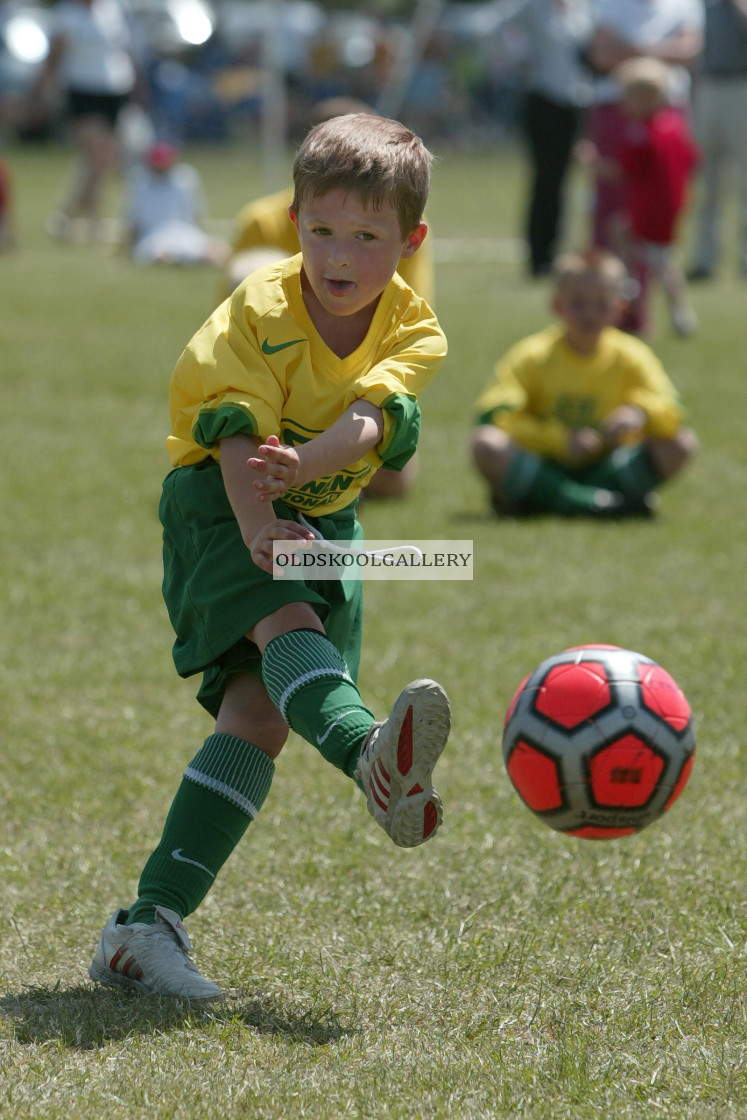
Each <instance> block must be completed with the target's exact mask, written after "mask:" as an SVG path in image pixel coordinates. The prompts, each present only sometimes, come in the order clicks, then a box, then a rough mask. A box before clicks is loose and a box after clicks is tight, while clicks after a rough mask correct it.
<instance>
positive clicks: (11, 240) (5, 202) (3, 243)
mask: <svg viewBox="0 0 747 1120" xmlns="http://www.w3.org/2000/svg"><path fill="white" fill-rule="evenodd" d="M15 247H16V233H15V225H14V221H13V201H12V185H11V176H10V168H9V167H8V164H7V163H6V162H5V160H3V159H0V253H7V252H9V251H10V250H12V249H15Z"/></svg>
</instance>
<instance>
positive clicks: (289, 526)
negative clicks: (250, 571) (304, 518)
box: [249, 520, 314, 575]
mask: <svg viewBox="0 0 747 1120" xmlns="http://www.w3.org/2000/svg"><path fill="white" fill-rule="evenodd" d="M313 540H314V534H313V533H312V532H311V531H310V530H309V529H305V528H304V527H303V526H302V525H297V524H296V522H295V521H279V520H278V521H270V522H269V523H268V524H267V525H262V526H260V528H259V529H258V530H257V532H256V534H255V536H254V538H253V540H252V542H251V545H250V546H249V551H250V552H251V554H252V560H253V561H254V563H255V564H256V565H257V567H258V568H262V570H263V571H265V572H268V573H269V574H270V575H272V574H273V569H272V542H273V541H292V542H294V543H296V544H297V543H298V542H299V541H313Z"/></svg>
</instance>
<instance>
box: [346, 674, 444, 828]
mask: <svg viewBox="0 0 747 1120" xmlns="http://www.w3.org/2000/svg"><path fill="white" fill-rule="evenodd" d="M450 728H451V714H450V711H449V701H448V698H447V696H446V693H445V692H444V690H443V689H442V688H441V685H440V684H437V683H436V681H431V680H417V681H413V682H412V684H408V686H407V687H406V688H405V689H403V690H402V692H401V693H400V694H399V696H398V697H397V699H396V700H395V702H394V706H393V707H392V710H391V713H390V714H389V718H388V719H386V720H384V722H383V723H374V724H373V726H372V727H371V730H370V731H369V732H368V735H367V736H366V738H365V740H364V743H363V748H362V750H361V754H360V758H359V759H358V768H357V770H356V771H355V777H356V778H357V779H358V780H359V781H360V782H361V783H362V785H363V788H364V790H365V793H366V800H367V802H368V811H369V813H370V814H371V816H372V817H373V818H374V820H375V821H376V822H377V824H380V825H381V827H382V828H383V829H384V831H385V832H386V833H387V834H388V835H389V836H390V837H391V839H392V840H393V841H394V843H395V844H398V845H399V847H400V848H414V847H416V846H417V845H418V844H422V843H424V842H425V841H426V840H430V839H431V837H432V836H434V835H435V833H436V832H437V831H438V828H439V826H440V824H441V821H442V819H443V809H442V806H441V798H440V797H439V796H438V794H437V793H436V791H435V790H434V788H433V781H432V775H433V769H434V767H435V765H436V763H437V762H438V760H439V758H440V756H441V752H442V751H443V749H444V747H445V746H446V740H447V739H448V737H449V730H450Z"/></svg>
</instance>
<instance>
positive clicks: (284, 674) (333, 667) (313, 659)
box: [262, 630, 355, 723]
mask: <svg viewBox="0 0 747 1120" xmlns="http://www.w3.org/2000/svg"><path fill="white" fill-rule="evenodd" d="M262 680H263V681H264V684H265V688H266V689H267V691H268V693H269V695H270V699H271V700H272V702H273V704H274V705H275V707H276V708H277V709H278V711H279V712H280V714H281V716H282V717H283V719H284V720H285V721H286V722H287V723H289V722H290V721H289V719H288V705H289V703H290V702H291V700H292V699H293V697H294V696H295V695H296V693H297V692H298V691H299V690H300V689H302V688H303V687H304V686H305V685H307V684H310V683H312V682H313V681H323V680H339V681H345V682H347V683H349V684H351V685H353V687H355V683H354V681H353V678H352V677H351V676H350V673H349V672H348V667H347V665H346V664H345V662H344V661H343V659H342V657H341V656H340V654H339V652H338V651H337V649H336V648H335V646H333V645H332V642H330V640H329V638H328V637H327V636H326V635H325V634H321V633H320V632H319V631H318V630H291V631H290V632H289V633H287V634H279V635H278V637H277V638H273V639H272V641H271V642H268V644H267V646H266V647H265V652H264V654H263V656H262Z"/></svg>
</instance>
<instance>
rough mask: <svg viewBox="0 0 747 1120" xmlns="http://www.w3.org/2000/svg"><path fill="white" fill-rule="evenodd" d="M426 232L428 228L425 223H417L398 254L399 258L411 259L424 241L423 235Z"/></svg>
mask: <svg viewBox="0 0 747 1120" xmlns="http://www.w3.org/2000/svg"><path fill="white" fill-rule="evenodd" d="M427 232H428V226H427V225H426V224H425V222H418V224H417V225H416V226H415V229H414V230H412V232H411V233H409V234H408V235H407V241H406V242H405V247H404V249H403V250H402V252H401V253H400V257H411V256H412V255H413V253H417V251H418V249H419V248H420V246H421V245H422V244H423V242H424V240H425V235H426V234H427Z"/></svg>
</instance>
